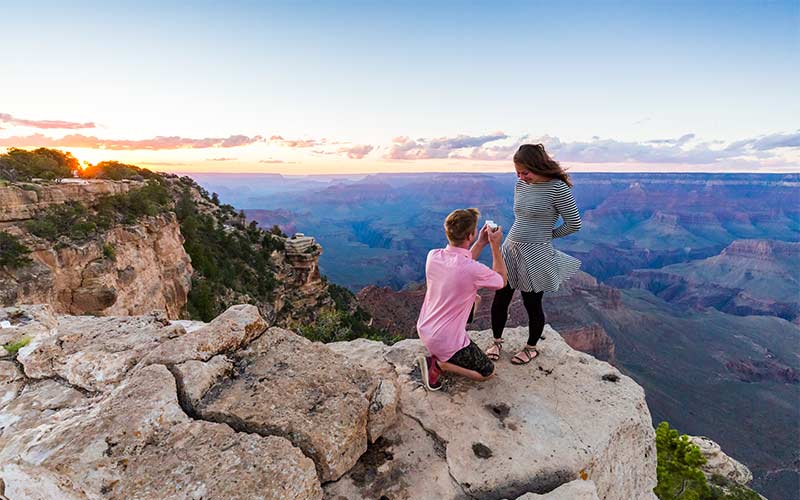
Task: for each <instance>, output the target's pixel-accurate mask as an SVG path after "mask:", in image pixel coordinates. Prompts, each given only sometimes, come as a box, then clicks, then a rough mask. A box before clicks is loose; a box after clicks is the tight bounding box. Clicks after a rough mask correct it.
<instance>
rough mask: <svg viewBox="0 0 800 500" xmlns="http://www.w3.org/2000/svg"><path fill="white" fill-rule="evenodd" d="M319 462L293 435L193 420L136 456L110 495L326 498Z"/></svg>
mask: <svg viewBox="0 0 800 500" xmlns="http://www.w3.org/2000/svg"><path fill="white" fill-rule="evenodd" d="M321 496H322V491H321V489H320V485H319V481H318V480H317V474H316V471H315V470H314V463H313V462H312V461H311V460H310V459H308V458H306V457H305V456H303V454H302V453H301V452H300V450H298V449H297V448H295V447H293V446H292V445H291V443H289V441H287V440H286V439H283V438H279V437H273V436H268V437H261V436H258V435H253V434H245V433H237V432H234V431H233V429H231V428H230V427H228V426H227V425H222V424H214V423H210V422H192V423H187V424H181V425H178V426H176V427H174V428H173V429H172V430H171V432H170V434H169V436H168V437H167V438H166V439H165V440H164V441H161V442H160V443H159V446H157V447H155V446H151V447H149V448H148V449H147V450H145V452H144V453H142V454H141V455H139V456H137V457H136V458H135V459H134V460H132V461H131V463H130V465H129V466H128V468H127V469H126V470H125V474H124V476H123V477H122V479H121V480H120V482H119V484H118V485H117V486H116V487H115V488H114V489H113V492H112V493H111V494H110V495H109V498H112V499H117V500H128V499H141V500H150V499H160V498H186V499H199V498H209V499H216V498H219V499H231V500H249V499H252V498H263V499H270V500H283V499H288V498H297V499H313V498H320V497H321Z"/></svg>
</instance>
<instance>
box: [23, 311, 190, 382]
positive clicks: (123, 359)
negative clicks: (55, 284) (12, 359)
mask: <svg viewBox="0 0 800 500" xmlns="http://www.w3.org/2000/svg"><path fill="white" fill-rule="evenodd" d="M184 333H185V332H184V330H183V328H181V327H180V326H177V325H174V326H173V325H170V324H169V322H167V321H166V320H165V319H163V318H161V317H160V316H159V315H157V314H154V315H147V316H108V317H100V318H98V317H94V316H59V317H58V323H57V327H55V328H52V329H51V330H49V331H48V332H47V333H46V334H40V335H38V336H36V337H35V338H34V339H33V340H32V341H31V342H30V343H29V344H28V345H26V346H25V347H23V348H22V349H20V351H19V354H18V355H17V360H18V361H19V362H20V363H21V364H22V366H23V368H24V370H25V374H26V375H27V376H28V377H31V378H51V377H60V378H62V379H64V380H66V381H67V382H69V383H70V384H72V385H74V386H76V387H80V388H82V389H85V390H88V391H93V392H94V391H101V392H106V391H110V390H111V389H113V388H114V387H116V386H117V385H118V384H119V383H120V382H121V381H122V380H123V379H124V378H125V376H126V374H127V373H128V371H129V370H131V369H132V368H133V367H134V366H136V364H137V363H138V362H139V361H140V360H141V359H142V358H143V357H144V356H145V355H147V354H148V353H149V352H150V351H152V350H153V349H155V348H157V347H158V346H159V345H160V344H161V343H163V342H165V341H167V340H169V339H174V338H177V337H180V336H181V335H183V334H184Z"/></svg>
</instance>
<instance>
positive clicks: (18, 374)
mask: <svg viewBox="0 0 800 500" xmlns="http://www.w3.org/2000/svg"><path fill="white" fill-rule="evenodd" d="M24 385H25V376H24V375H23V374H22V370H20V369H19V368H17V365H15V364H14V363H12V362H11V361H0V408H2V407H3V406H5V405H6V403H8V402H9V401H11V400H12V399H14V398H16V397H17V394H19V392H20V391H21V390H22V387H23V386H24Z"/></svg>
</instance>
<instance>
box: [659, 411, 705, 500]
mask: <svg viewBox="0 0 800 500" xmlns="http://www.w3.org/2000/svg"><path fill="white" fill-rule="evenodd" d="M656 450H657V456H658V466H657V469H656V473H657V476H658V486H656V488H655V490H653V491H654V492H655V494H656V495H657V496H658V498H660V499H661V500H673V499H680V500H703V499H705V498H709V497H710V495H711V490H710V488H709V487H708V484H707V482H706V477H705V475H703V472H702V471H701V470H700V466H701V465H703V464H705V463H706V459H705V458H703V456H702V455H701V454H700V448H699V447H698V446H697V445H695V444H692V442H691V441H689V437H688V436H686V435H682V436H681V435H680V434H678V431H676V430H675V429H670V428H669V424H668V423H667V422H661V423H660V424H659V426H658V428H657V429H656Z"/></svg>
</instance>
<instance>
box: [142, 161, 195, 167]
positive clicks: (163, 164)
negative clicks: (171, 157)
mask: <svg viewBox="0 0 800 500" xmlns="http://www.w3.org/2000/svg"><path fill="white" fill-rule="evenodd" d="M136 164H137V165H152V166H160V167H180V166H183V165H191V163H185V162H182V161H137V162H136Z"/></svg>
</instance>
